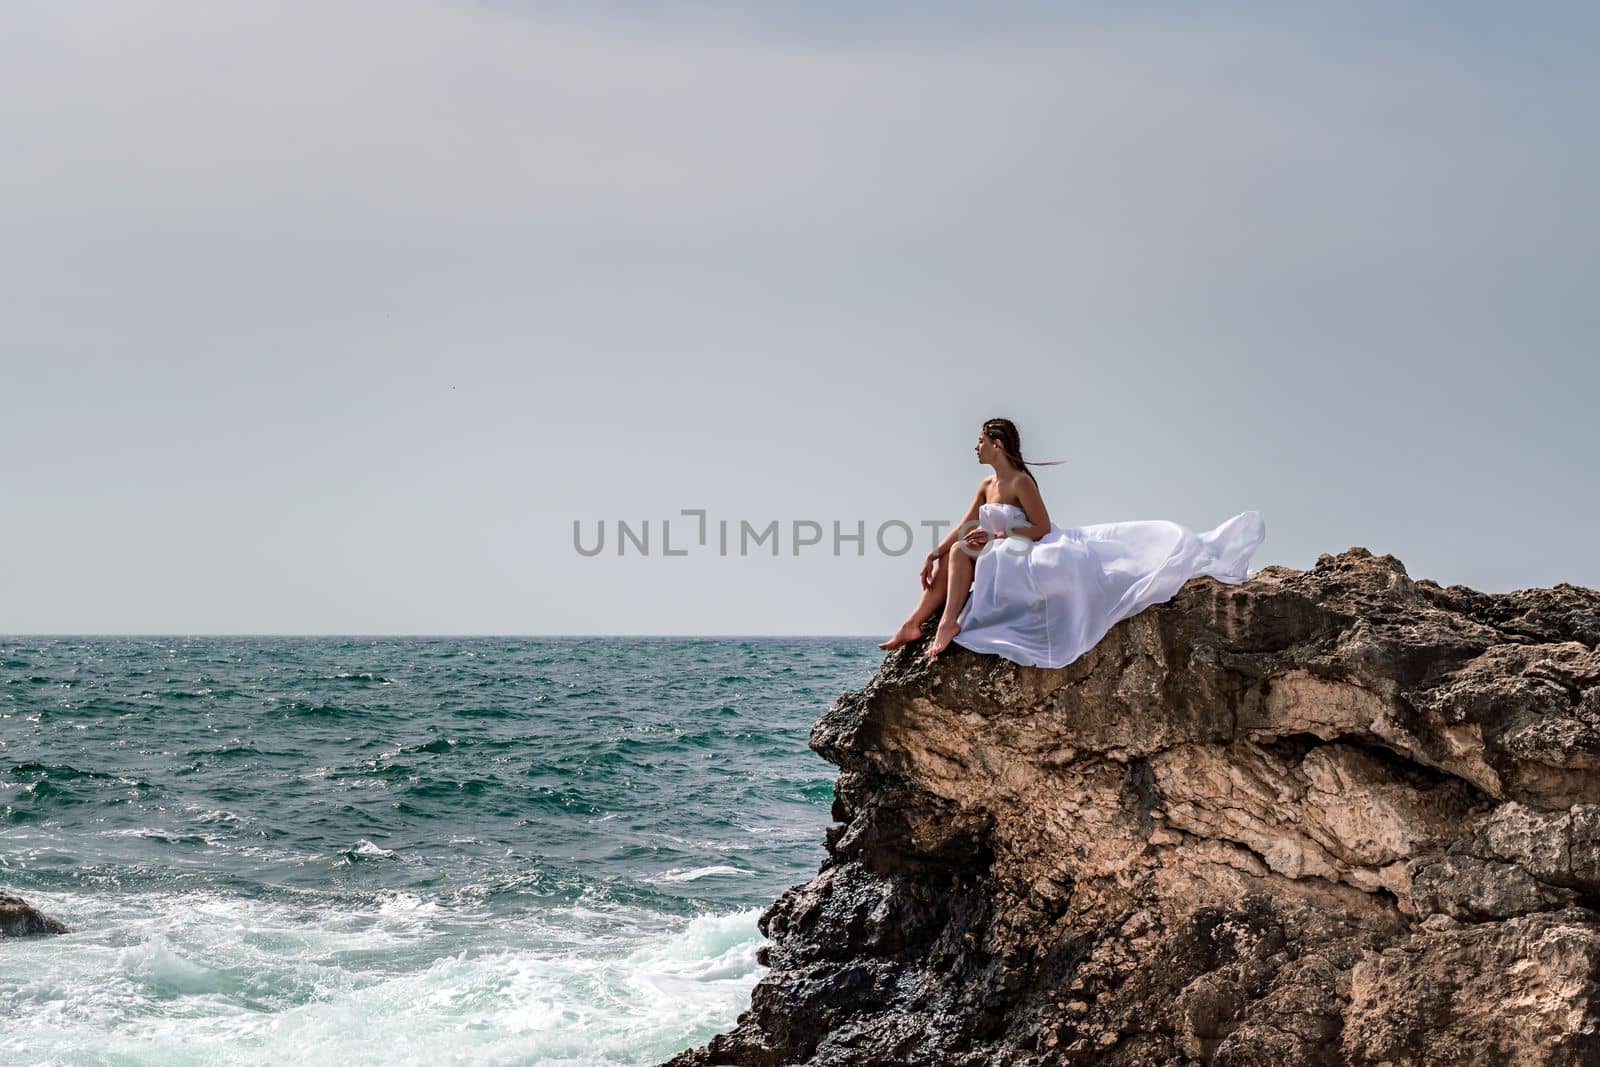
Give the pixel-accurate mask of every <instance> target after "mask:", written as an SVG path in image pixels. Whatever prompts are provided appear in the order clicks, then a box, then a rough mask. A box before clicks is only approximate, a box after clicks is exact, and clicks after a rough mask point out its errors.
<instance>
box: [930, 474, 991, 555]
mask: <svg viewBox="0 0 1600 1067" xmlns="http://www.w3.org/2000/svg"><path fill="white" fill-rule="evenodd" d="M988 499H989V479H988V478H985V479H984V480H983V481H981V482H979V483H978V492H977V494H976V495H975V496H973V498H972V504H971V505H970V506H968V508H967V513H966V514H965V515H963V516H961V518H960V519H958V520H957V521H956V528H955V529H953V530H951V531H950V532H949V533H947V534H945V535H944V539H943V540H941V541H940V542H939V547H938V548H935V549H934V550H933V551H932V552H929V553H928V554H927V556H926V557H924V558H925V559H927V560H935V559H939V558H940V557H942V556H943V555H944V554H945V553H946V552H948V551H950V546H951V545H953V544H955V543H956V542H957V541H963V540H966V535H967V534H968V533H970V532H971V531H972V530H973V529H974V528H975V527H976V526H977V524H978V509H979V508H980V507H982V506H983V504H984V502H985V501H987V500H988Z"/></svg>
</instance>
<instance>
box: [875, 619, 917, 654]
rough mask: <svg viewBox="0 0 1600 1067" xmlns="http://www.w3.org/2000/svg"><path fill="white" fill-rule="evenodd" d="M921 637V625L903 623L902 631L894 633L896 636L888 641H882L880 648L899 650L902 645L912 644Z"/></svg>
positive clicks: (879, 644)
mask: <svg viewBox="0 0 1600 1067" xmlns="http://www.w3.org/2000/svg"><path fill="white" fill-rule="evenodd" d="M921 636H922V626H921V624H919V623H914V622H908V623H902V624H901V626H900V629H898V630H896V631H895V632H894V636H893V637H891V638H889V640H887V641H880V642H879V643H878V647H879V648H882V649H890V648H899V647H900V646H901V645H908V644H910V643H911V642H913V641H915V640H916V639H917V638H919V637H921Z"/></svg>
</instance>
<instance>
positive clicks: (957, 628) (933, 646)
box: [928, 622, 961, 659]
mask: <svg viewBox="0 0 1600 1067" xmlns="http://www.w3.org/2000/svg"><path fill="white" fill-rule="evenodd" d="M960 632H961V623H959V622H941V623H940V624H939V628H938V629H937V630H935V631H934V632H933V640H932V642H930V643H929V645H928V658H929V659H933V658H934V657H935V656H937V655H938V654H939V653H941V652H943V651H944V650H945V649H947V648H949V647H950V641H951V639H952V638H954V637H955V635H956V634H958V633H960Z"/></svg>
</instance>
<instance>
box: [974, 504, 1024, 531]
mask: <svg viewBox="0 0 1600 1067" xmlns="http://www.w3.org/2000/svg"><path fill="white" fill-rule="evenodd" d="M1028 524H1029V519H1028V516H1027V513H1026V512H1024V511H1023V510H1022V509H1021V508H1020V507H1018V506H1017V505H1015V504H979V505H978V525H979V526H981V527H983V528H984V529H985V530H988V531H989V532H990V533H1009V532H1010V531H1011V530H1014V529H1016V528H1017V527H1018V526H1027V525H1028Z"/></svg>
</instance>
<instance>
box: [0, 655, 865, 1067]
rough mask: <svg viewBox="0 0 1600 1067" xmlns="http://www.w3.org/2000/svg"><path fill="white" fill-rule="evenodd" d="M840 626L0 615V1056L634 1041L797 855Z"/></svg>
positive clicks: (742, 990) (694, 987)
mask: <svg viewBox="0 0 1600 1067" xmlns="http://www.w3.org/2000/svg"><path fill="white" fill-rule="evenodd" d="M881 659H882V653H881V652H879V651H878V650H877V649H876V648H875V647H874V642H873V640H872V639H869V638H798V639H788V638H753V639H737V638H736V639H676V638H518V639H512V638H256V637H248V638H246V637H240V638H76V637H69V638H0V891H7V892H11V893H15V894H17V895H19V896H22V897H25V898H26V899H28V900H29V902H30V903H33V904H34V905H36V906H37V907H39V908H40V909H41V910H43V911H45V912H47V913H49V914H52V915H54V916H55V917H57V918H59V919H61V920H62V921H64V922H66V923H67V924H69V925H70V926H72V927H73V928H74V932H73V933H71V934H69V935H66V936H62V937H57V938H47V939H37V940H28V941H12V942H7V943H5V944H0V959H3V960H4V964H5V966H4V967H3V968H0V1062H3V1063H7V1064H11V1063H16V1064H44V1063H54V1064H213V1063H268V1062H270V1063H284V1062H290V1063H306V1064H318V1063H338V1064H341V1065H344V1067H353V1065H357V1064H366V1063H385V1064H395V1063H429V1064H439V1063H460V1064H468V1063H471V1064H480V1063H481V1064H601V1063H618V1064H624V1063H626V1064H649V1063H655V1062H658V1061H659V1060H661V1059H664V1058H666V1057H668V1056H670V1055H671V1054H672V1053H673V1052H675V1051H677V1050H679V1049H681V1048H686V1047H688V1046H691V1045H694V1044H698V1043H700V1042H701V1041H703V1040H705V1039H706V1038H707V1037H709V1036H710V1035H712V1034H714V1033H716V1032H718V1031H719V1030H722V1029H726V1028H727V1027H728V1026H729V1024H731V1023H732V1022H733V1020H734V1019H735V1017H736V1016H737V1015H738V1014H739V1012H740V1011H741V1010H743V1009H744V1007H745V1006H746V1005H747V1003H748V996H749V991H750V987H751V986H752V985H754V984H755V982H756V980H757V979H758V978H759V977H760V975H761V973H762V970H763V969H762V968H761V967H760V966H759V965H758V964H757V963H756V961H755V952H756V949H757V948H758V947H759V945H760V944H761V943H762V938H761V935H760V932H759V931H758V930H757V928H756V924H755V920H756V916H757V915H758V914H759V913H760V910H761V909H762V908H763V907H764V906H765V905H766V904H767V903H768V902H769V901H770V900H771V899H772V898H773V897H774V896H775V895H776V894H777V893H778V892H779V891H780V890H781V889H783V888H784V887H785V886H788V885H790V884H792V883H795V882H800V881H804V880H806V879H808V878H809V877H810V876H811V875H812V874H814V873H815V872H816V869H817V865H818V864H819V863H820V862H821V860H822V857H823V849H822V831H823V828H824V827H825V826H826V825H827V823H828V809H829V804H830V801H831V796H832V782H833V778H834V774H835V769H834V768H833V767H831V766H830V765H828V764H827V763H825V762H823V760H821V759H820V758H819V757H818V756H816V755H815V754H814V753H812V752H811V751H810V750H809V749H808V748H807V747H806V738H807V736H808V734H809V731H810V728H811V724H812V723H813V722H814V721H815V720H816V718H817V717H818V715H820V714H821V713H822V712H823V711H824V710H826V708H827V707H828V705H829V704H830V703H831V702H832V700H833V698H834V697H835V696H837V695H838V693H839V692H841V691H842V690H845V689H851V688H859V687H860V686H861V685H862V684H864V683H865V681H866V680H867V678H868V677H869V676H870V674H871V672H872V671H873V670H874V669H875V668H876V666H877V664H878V663H879V662H880V661H881Z"/></svg>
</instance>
